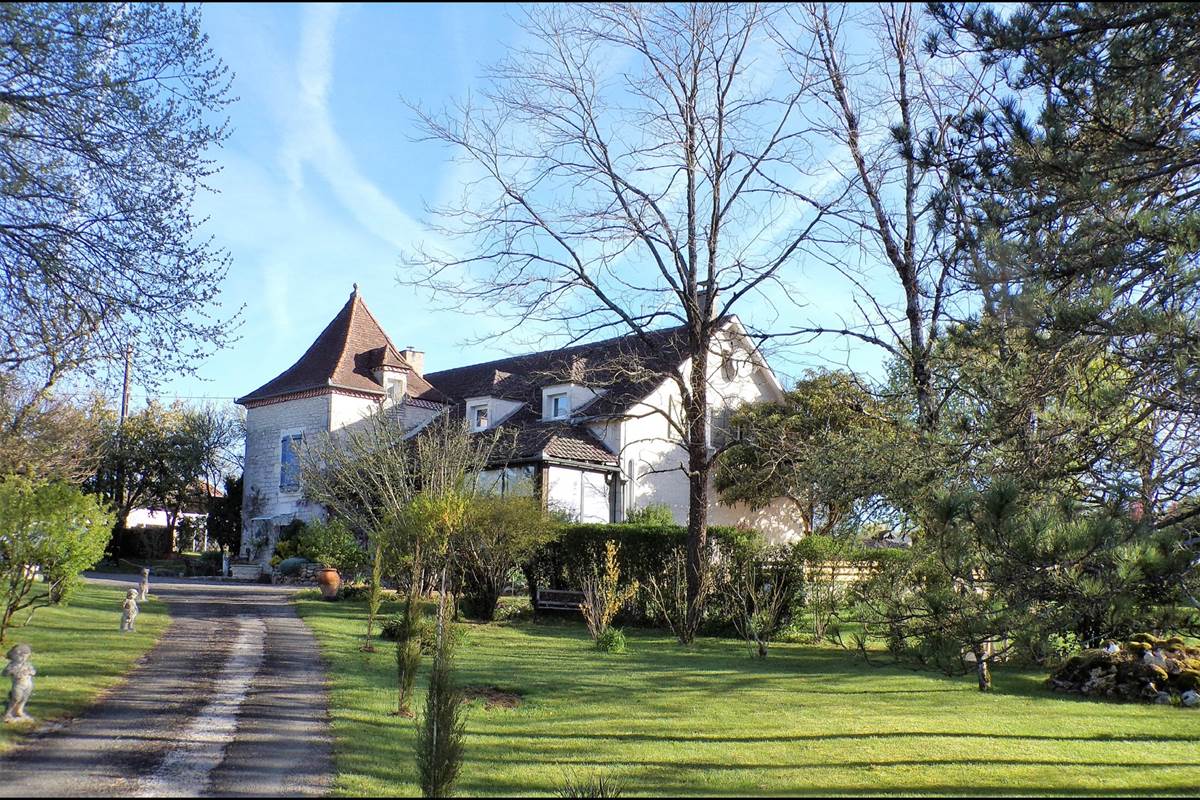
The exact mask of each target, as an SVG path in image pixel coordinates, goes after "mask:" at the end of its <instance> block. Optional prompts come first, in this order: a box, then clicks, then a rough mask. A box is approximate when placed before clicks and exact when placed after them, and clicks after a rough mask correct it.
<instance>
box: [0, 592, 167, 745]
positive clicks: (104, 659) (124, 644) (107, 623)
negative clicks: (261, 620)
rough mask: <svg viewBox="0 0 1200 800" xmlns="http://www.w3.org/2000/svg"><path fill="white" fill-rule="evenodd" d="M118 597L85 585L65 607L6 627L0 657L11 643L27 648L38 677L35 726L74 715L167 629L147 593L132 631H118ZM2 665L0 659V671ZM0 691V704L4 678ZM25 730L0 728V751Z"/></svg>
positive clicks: (22, 726)
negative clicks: (22, 623)
mask: <svg viewBox="0 0 1200 800" xmlns="http://www.w3.org/2000/svg"><path fill="white" fill-rule="evenodd" d="M124 596H125V592H124V591H122V590H121V589H117V588H112V587H108V586H96V585H92V584H85V585H84V586H82V587H80V589H79V590H78V591H77V592H76V594H75V595H74V596H73V597H72V598H71V602H70V605H67V606H60V607H51V608H40V609H38V610H37V612H36V613H35V614H34V615H33V620H32V621H31V622H30V623H29V624H28V625H26V626H24V627H21V628H11V629H9V632H8V637H7V641H5V643H4V644H3V645H0V656H2V655H3V653H7V652H8V650H9V648H11V647H12V646H13V645H15V644H22V643H23V644H28V645H29V646H30V647H32V648H33V665H34V666H35V667H37V671H38V674H37V677H36V678H34V691H33V699H32V700H31V701H30V703H29V706H28V711H29V713H30V714H32V715H33V716H34V718H36V719H37V720H38V722H46V721H50V720H55V719H60V718H63V717H69V716H72V715H74V714H77V713H79V712H80V711H81V710H83V709H84V708H85V707H86V706H87V705H88V704H89V703H91V702H92V701H93V700H95V698H96V696H97V695H99V694H100V693H101V692H102V691H104V690H105V689H108V688H109V687H111V686H113V685H114V684H116V683H117V682H118V681H120V679H121V677H122V676H123V675H124V674H125V673H126V672H128V671H129V669H130V667H131V666H132V665H133V662H134V661H136V660H137V659H138V657H140V656H141V655H142V654H143V653H145V652H146V651H147V650H149V649H150V647H151V646H152V645H153V644H154V642H155V641H156V640H157V639H158V637H159V635H160V634H161V633H162V632H163V630H164V629H165V628H166V627H167V623H168V622H169V619H168V617H167V610H166V606H165V605H164V604H163V603H160V602H158V601H156V600H154V599H153V595H152V596H151V598H150V599H149V600H147V601H146V602H145V603H142V604H141V613H140V614H139V615H138V618H137V631H136V632H134V633H125V634H123V633H121V632H120V630H119V627H120V624H121V602H122V600H123V599H124ZM26 613H28V612H26ZM25 616H26V614H18V615H17V619H18V620H19V621H23V620H24V619H25ZM4 663H7V662H5V661H3V660H2V659H0V667H2V666H3V664H4ZM0 687H2V688H0V702H2V699H3V698H7V697H8V688H9V681H8V678H4V679H3V683H2V684H0ZM31 727H32V726H30V725H27V724H20V725H0V752H3V751H4V750H6V749H8V748H9V747H11V746H12V744H13V743H14V741H15V740H16V738H17V737H18V736H21V735H23V734H26V733H28V732H29V731H30V729H31Z"/></svg>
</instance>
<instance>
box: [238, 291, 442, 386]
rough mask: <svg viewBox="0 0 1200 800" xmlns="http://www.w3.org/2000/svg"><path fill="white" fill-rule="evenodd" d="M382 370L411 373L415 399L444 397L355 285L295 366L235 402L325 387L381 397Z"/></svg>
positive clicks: (409, 376)
mask: <svg viewBox="0 0 1200 800" xmlns="http://www.w3.org/2000/svg"><path fill="white" fill-rule="evenodd" d="M380 366H387V367H392V368H394V369H403V370H408V371H409V373H408V392H409V394H410V395H412V396H414V397H417V398H421V399H425V400H430V401H435V402H437V401H442V400H444V399H445V398H443V397H442V396H441V395H440V394H438V393H437V391H436V390H434V389H433V387H432V386H430V385H429V382H428V381H426V380H425V379H423V378H422V377H421V376H419V375H417V373H416V372H415V371H413V370H412V367H411V366H410V365H409V364H408V363H407V362H406V361H405V360H404V357H403V356H402V355H401V354H400V351H399V350H398V349H397V348H396V346H395V345H394V344H392V341H391V339H389V338H388V336H387V334H386V333H384V332H383V328H381V327H380V325H379V323H378V322H377V321H376V320H375V317H374V315H373V314H371V312H370V310H369V309H368V308H367V304H366V303H364V302H363V299H362V296H361V295H360V294H359V292H358V289H357V287H356V288H355V290H354V291H353V292H352V293H351V294H350V299H349V300H347V301H346V304H345V305H344V306H342V310H341V311H339V312H338V313H337V316H335V317H334V318H333V320H332V321H331V322H330V323H329V324H328V325H326V326H325V330H323V331H321V333H320V335H319V336H317V338H316V340H315V341H314V342H313V343H312V345H311V346H310V347H309V348H308V349H307V350H305V351H304V355H302V356H300V358H299V360H297V361H296V363H295V364H292V366H290V367H288V368H287V369H286V370H284V371H283V372H281V373H280V374H279V375H276V376H275V377H274V378H272V379H271V380H269V381H267V382H266V383H264V384H263V385H262V386H260V387H258V388H257V389H255V390H254V391H252V392H250V393H249V394H247V395H245V396H243V397H239V398H238V399H237V401H236V402H238V403H240V404H242V405H245V404H247V403H251V404H253V403H255V402H257V401H262V400H269V399H272V398H279V397H283V396H285V395H291V394H299V393H302V392H307V391H312V390H314V389H325V388H337V389H345V390H349V391H354V392H365V393H367V394H376V395H380V396H382V395H383V394H384V389H383V386H382V385H381V384H380V383H379V381H377V380H376V379H375V375H374V371H375V369H376V368H377V367H380Z"/></svg>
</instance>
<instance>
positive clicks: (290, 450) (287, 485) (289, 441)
mask: <svg viewBox="0 0 1200 800" xmlns="http://www.w3.org/2000/svg"><path fill="white" fill-rule="evenodd" d="M303 439H304V434H302V433H284V434H282V435H281V436H280V437H279V491H281V492H298V491H300V458H299V450H300V442H301V441H303Z"/></svg>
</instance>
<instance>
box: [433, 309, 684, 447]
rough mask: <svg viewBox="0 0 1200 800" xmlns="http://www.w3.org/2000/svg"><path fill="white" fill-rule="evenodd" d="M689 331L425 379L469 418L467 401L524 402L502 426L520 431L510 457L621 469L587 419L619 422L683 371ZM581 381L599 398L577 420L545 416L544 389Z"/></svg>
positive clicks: (626, 339)
mask: <svg viewBox="0 0 1200 800" xmlns="http://www.w3.org/2000/svg"><path fill="white" fill-rule="evenodd" d="M686 341H687V338H686V331H685V329H684V328H683V327H675V328H665V329H662V330H658V331H652V332H650V333H649V334H648V335H647V337H646V339H642V338H641V337H638V336H636V335H628V336H619V337H615V338H612V339H606V340H604V341H600V342H592V343H588V344H581V345H576V346H573V347H565V348H560V349H557V350H544V351H541V352H538V353H527V354H525V355H519V356H511V357H509V358H501V359H497V360H495V361H487V362H484V363H482V364H470V365H468V366H464V367H456V368H454V369H447V370H440V371H438V372H429V373H426V375H425V377H426V379H427V380H428V381H429V382H430V383H431V384H432V385H433V386H434V388H436V389H437V390H438V391H439V392H441V393H442V394H443V395H445V396H446V397H447V398H449V399H450V400H451V401H452V402H453V404H454V405H453V410H452V412H451V413H453V414H455V415H457V416H464V415H465V413H466V403H465V402H464V401H465V400H466V399H467V398H472V397H494V398H499V399H502V400H511V401H515V402H519V403H521V404H522V405H521V407H520V408H518V409H517V410H516V411H515V412H513V413H512V415H511V416H509V417H506V418H504V419H502V420H501V421H500V424H499V425H498V426H497V427H498V428H500V429H501V430H515V431H516V437H515V444H514V446H513V447H512V449H511V451H510V452H507V453H505V454H504V459H506V460H521V459H533V458H537V457H545V458H552V459H562V460H566V461H581V462H589V463H599V464H616V462H617V457H616V455H614V454H613V453H611V452H610V451H609V450H608V449H607V448H606V447H605V446H604V444H603V442H601V441H600V440H599V439H598V438H597V437H596V436H595V435H594V434H593V433H592V432H591V431H590V430H588V429H587V427H586V426H585V425H584V424H583V422H584V420H587V419H596V418H606V417H607V418H614V417H620V416H621V415H622V414H624V413H626V412H627V411H628V410H629V408H630V407H631V406H632V405H634V404H635V403H637V402H639V401H641V400H643V399H645V397H646V396H647V395H648V394H650V392H652V391H653V390H654V389H655V388H657V387H658V386H659V384H661V383H662V382H663V380H664V379H665V378H666V377H667V374H668V372H669V371H670V370H672V369H674V368H675V367H676V366H678V364H679V362H680V361H682V360H683V358H684V355H683V354H684V352H685V350H686ZM557 383H576V384H579V385H582V386H588V387H591V388H593V389H595V390H597V391H598V392H600V394H599V395H598V396H597V397H595V398H593V399H592V400H591V401H590V402H588V403H587V404H586V405H584V406H582V407H580V408H575V409H572V416H573V419H572V420H555V421H547V420H543V419H542V389H543V388H544V387H546V386H551V385H554V384H557Z"/></svg>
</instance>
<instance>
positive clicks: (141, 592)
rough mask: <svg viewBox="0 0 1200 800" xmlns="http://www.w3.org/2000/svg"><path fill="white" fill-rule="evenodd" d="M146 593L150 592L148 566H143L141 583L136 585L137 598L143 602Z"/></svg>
mask: <svg viewBox="0 0 1200 800" xmlns="http://www.w3.org/2000/svg"><path fill="white" fill-rule="evenodd" d="M148 594H150V568H149V567H143V568H142V584H141V586H139V587H138V599H139V600H141V601H142V602H143V603H144V602H146V596H147V595H148Z"/></svg>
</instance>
